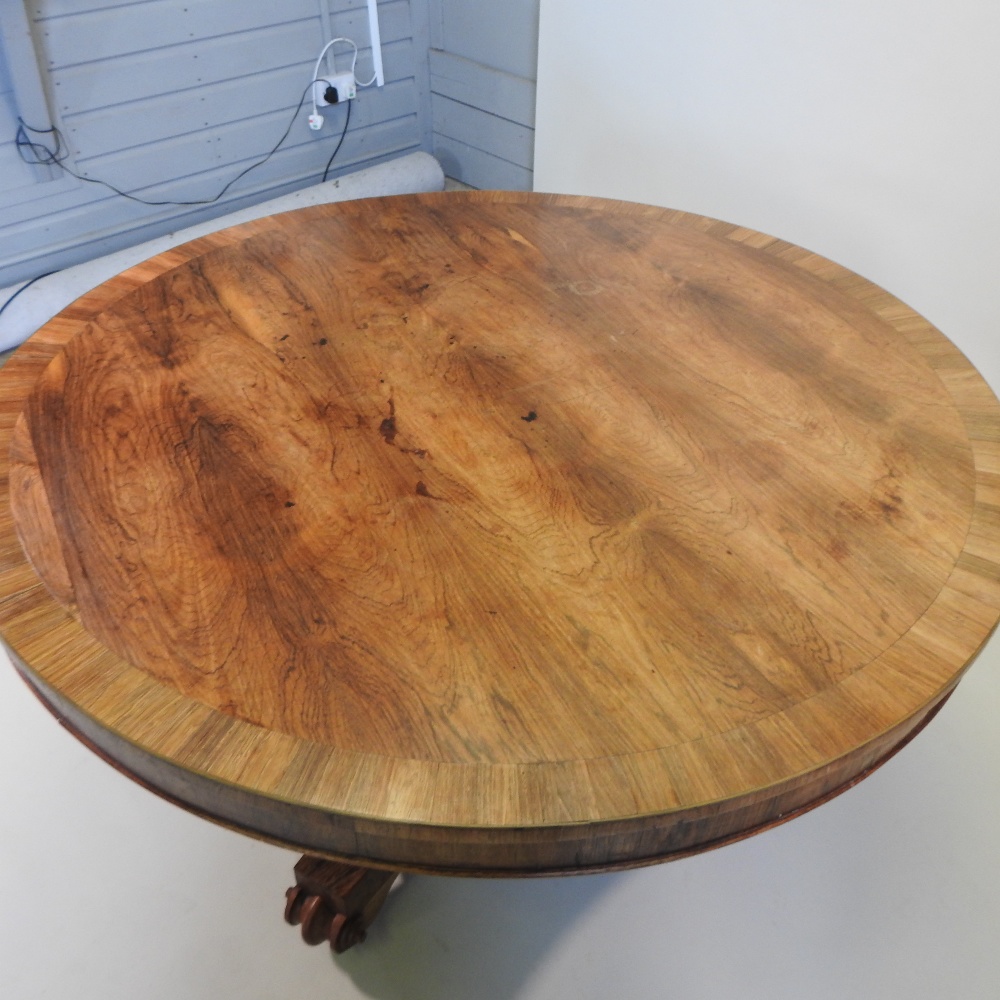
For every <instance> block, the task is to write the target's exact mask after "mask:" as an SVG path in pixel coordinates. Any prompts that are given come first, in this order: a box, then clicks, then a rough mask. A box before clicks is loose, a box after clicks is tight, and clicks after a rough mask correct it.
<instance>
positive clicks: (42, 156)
mask: <svg viewBox="0 0 1000 1000" xmlns="http://www.w3.org/2000/svg"><path fill="white" fill-rule="evenodd" d="M311 88H312V81H310V83H309V86H308V87H306V89H305V90H304V91H303V92H302V96H301V97H300V98H299V103H298V105H297V106H296V108H295V112H294V114H293V115H292V120H291V121H290V122H289V123H288V128H286V129H285V133H284V135H282V137H281V138H280V139H279V140H278V141H277V142H276V143H275V144H274V146H273V147H272V148H271V151H270V152H269V153H268V154H267V155H266V156H265V157H264V158H263V159H262V160H258V161H257V162H256V163H252V164H250V166H249V167H247V168H246V169H245V170H243V171H241V172H240V173H238V174H237V175H236V176H235V177H234V178H233V179H232V180H231V181H230V182H229V183H228V184H227V185H226V186H225V187H224V188H223V189H222V190H221V191H220V192H219V193H218V194H217V195H216V196H215V197H214V198H206V199H205V200H203V201H148V200H147V199H145V198H136V197H135V195H131V194H129V193H128V192H127V191H121V190H119V189H118V188H116V187H115V186H114V185H113V184H108V183H107V181H102V180H98V179H97V178H95V177H84V176H83V174H78V173H77V172H76V171H75V170H71V169H70V168H69V167H67V166H66V164H65V163H63V160H65V159H66V158H67V157H68V156H69V150H68V149H65V148H64V142H63V137H62V133H61V132H60V131H59V129H57V128H56V127H55V126H54V125H53V126H52V128H32V127H31V126H30V125H28V124H27V123H26V122H25V120H24V119H23V118H21V117H20V115H19V116H18V119H17V132H16V133H15V137H14V145H15V146H17V152H18V155H19V156H20V157H21V159H22V160H24V162H25V163H34V164H41V165H44V166H55V167H59V168H60V169H61V170H65V171H66V173H68V174H71V175H72V176H73V177H76V178H77V179H78V180H81V181H88V182H89V183H91V184H103V185H104V187H106V188H108V189H109V190H111V191H114V193H115V194H119V195H121V196H122V197H123V198H128V199H129V200H130V201H137V202H139V203H140V204H142V205H211V204H213V202H216V201H218V200H219V199H220V198H221V197H222V196H223V195H224V194H225V193H226V192H227V191H228V190H229V189H230V188H231V187H232V186H233V185H234V184H235V183H236V182H237V181H238V180H239V179H240V178H241V177H245V176H246V175H247V174H248V173H250V171H251V170H253V169H254V168H255V167H259V166H261V164H263V163H266V162H267V161H268V160H269V159H270V158H271V157H272V156H273V155H274V154H275V153H276V152H277V151H278V148H279V147H280V146H281V144H282V143H283V142H284V141H285V140H286V139H287V138H288V134H289V133H290V132H291V131H292V126H293V125H294V124H295V119H296V118H297V117H298V114H299V112H300V111H301V110H302V105H303V104H304V103H305V99H306V95H307V94H308V93H309V91H310V89H311ZM350 123H351V103H350V102H348V105H347V114H346V115H345V117H344V127H343V129H342V130H341V132H340V139H339V140H338V141H337V146H336V148H335V149H334V151H333V152H332V153H331V154H330V158H329V159H328V160H327V161H326V167H325V168H324V170H323V180H324V181H325V180H326V178H327V176H328V174H329V173H330V167H331V166H332V164H333V161H334V158H335V157H336V155H337V154H338V153H339V152H340V147H341V146H343V144H344V138H345V137H346V136H347V126H348V125H350ZM29 132H33V133H34V134H35V135H54V136H55V140H56V148H55V149H50V148H49V147H48V146H46V145H45V144H44V143H41V142H34V141H33V140H31V139H30V138H28V133H29ZM26 149H28V150H31V155H32V156H33V157H34V159H32V160H29V159H28V158H27V157H26V156H25V153H24V150H26ZM55 273H56V272H55V271H46V272H45V273H44V274H39V275H37V276H36V277H34V278H32V279H31V280H30V281H27V282H25V283H24V284H23V285H22V286H21V287H20V288H19V289H18V290H17V291H16V292H14V294H13V295H11V296H9V297H8V299H7V301H6V302H4V304H3V305H2V306H0V315H3V311H4V310H5V309H6V308H7V306H9V305H10V304H11V302H13V301H14V299H16V298H17V297H18V295H20V294H21V292H23V291H24V290H25V289H27V288H30V287H31V286H32V285H33V284H34V283H35V282H36V281H41V279H42V278H47V277H49V275H51V274H55Z"/></svg>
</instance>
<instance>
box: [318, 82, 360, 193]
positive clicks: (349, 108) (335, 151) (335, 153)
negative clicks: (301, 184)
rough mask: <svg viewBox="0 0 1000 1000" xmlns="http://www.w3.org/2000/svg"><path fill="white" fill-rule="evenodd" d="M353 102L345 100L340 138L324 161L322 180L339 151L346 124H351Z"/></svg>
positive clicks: (342, 143)
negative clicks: (344, 113)
mask: <svg viewBox="0 0 1000 1000" xmlns="http://www.w3.org/2000/svg"><path fill="white" fill-rule="evenodd" d="M352 103H353V102H351V101H348V102H347V116H346V117H345V118H344V127H343V128H342V129H341V131H340V140H339V141H338V143H337V148H336V149H335V150H334V151H333V152H332V153H331V154H330V159H329V160H327V161H326V169H325V170H324V171H323V180H324V181H325V180H326V175H327V174H328V173H329V172H330V165H331V164H332V163H333V158H334V157H335V156H336V155H337V154H338V153H339V152H340V147H341V146H343V145H344V136H346V135H347V126H348V125H350V124H351V104H352Z"/></svg>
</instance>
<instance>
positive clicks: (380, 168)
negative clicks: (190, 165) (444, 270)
mask: <svg viewBox="0 0 1000 1000" xmlns="http://www.w3.org/2000/svg"><path fill="white" fill-rule="evenodd" d="M443 188H444V171H443V170H442V169H441V164H440V163H438V161H437V160H435V159H434V157H433V156H431V155H430V154H429V153H410V154H409V155H407V156H401V157H399V158H398V159H395V160H389V161H388V162H386V163H380V164H378V165H377V166H374V167H366V168H365V169H364V170H358V171H356V172H355V173H353V174H345V175H344V176H343V177H338V178H336V179H335V180H332V181H327V182H326V183H324V184H316V185H314V186H313V187H308V188H303V189H302V190H301V191H294V192H293V193H292V194H286V195H282V197H280V198H272V199H271V200H270V201H263V202H261V203H260V204H258V205H251V206H250V208H243V209H240V210H239V211H238V212H232V213H230V214H229V215H223V216H220V217H219V218H217V219H211V220H209V221H208V222H200V223H198V225H196V226H190V227H189V228H187V229H180V230H178V231H177V232H176V233H168V234H167V235H166V236H158V237H157V238H156V239H155V240H149V241H148V242H146V243H139V244H138V245H136V246H134V247H129V248H128V249H126V250H119V251H117V252H116V253H112V254H107V255H106V256H104V257H98V258H96V259H95V260H90V261H87V262H86V263H85V264H77V265H76V266H74V267H67V268H65V269H64V270H62V271H58V272H57V273H55V274H51V275H49V276H48V277H46V278H42V279H40V280H39V281H37V282H35V284H33V285H32V286H31V287H30V288H28V289H25V291H24V293H23V294H22V295H19V296H18V297H17V298H16V299H15V300H14V301H13V302H11V304H10V305H9V306H8V307H7V309H6V310H5V311H4V314H3V316H2V317H0V351H8V350H10V349H11V348H12V347H16V346H17V345H18V344H20V343H22V342H23V341H25V340H27V338H28V337H30V336H31V334H33V333H34V332H35V330H37V329H38V328H39V327H40V326H41V325H42V324H43V323H46V322H48V320H50V319H51V318H52V317H53V316H55V315H56V313H58V312H59V311H60V310H61V309H64V308H65V307H66V306H68V305H69V304H70V303H71V302H73V301H74V300H75V299H78V298H79V297H80V296H81V295H83V293H84V292H88V291H90V289H91V288H94V287H96V286H97V285H99V284H100V283H101V282H102V281H106V280H107V279H108V278H112V277H114V276H115V275H116V274H119V273H121V272H122V271H124V270H125V269H126V268H128V267H131V266H132V265H133V264H138V263H140V262H141V261H144V260H148V259H149V258H150V257H152V256H154V254H158V253H160V252H161V251H163V250H168V249H170V247H175V246H178V245H180V244H181V243H187V242H188V240H193V239H195V238H197V237H198V236H204V235H205V234H206V233H214V232H216V230H219V229H225V228H227V227H228V226H235V225H236V224H237V223H240V222H249V221H250V220H251V219H260V218H262V217H263V216H265V215H274V214H275V213H276V212H288V211H290V210H291V209H293V208H304V207H305V206H306V205H321V204H324V203H326V202H333V201H353V200H354V199H356V198H377V197H380V196H382V195H390V194H415V193H417V192H419V191H441V190H442V189H443ZM19 287H20V285H13V286H11V287H10V288H5V289H0V304H2V303H4V302H6V301H7V299H8V298H9V297H10V296H11V295H12V294H14V293H15V292H16V291H17V289H18V288H19Z"/></svg>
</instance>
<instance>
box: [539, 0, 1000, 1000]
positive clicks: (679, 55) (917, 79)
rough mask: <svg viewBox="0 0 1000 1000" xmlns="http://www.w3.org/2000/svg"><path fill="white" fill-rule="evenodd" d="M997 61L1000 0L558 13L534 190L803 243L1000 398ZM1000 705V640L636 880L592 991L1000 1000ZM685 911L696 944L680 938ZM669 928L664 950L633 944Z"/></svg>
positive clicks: (648, 6) (619, 2)
mask: <svg viewBox="0 0 1000 1000" xmlns="http://www.w3.org/2000/svg"><path fill="white" fill-rule="evenodd" d="M998 49H1000V7H998V6H997V5H996V4H995V3H993V2H991V0H933V2H932V0H838V2H837V3H824V4H817V3H803V2H802V0H698V2H697V3H695V2H690V0H689V2H684V3H681V2H678V0H661V2H659V3H652V2H650V0H613V2H612V0H542V9H541V29H540V42H539V67H538V94H537V109H536V129H537V132H536V147H535V189H536V190H538V191H562V192H571V193H577V194H593V195H603V196H608V197H617V198H626V199H631V200H636V201H646V202H651V203H654V204H661V205H669V206H671V207H675V208H681V209H687V210H689V211H694V212H699V213H703V214H706V215H712V216H716V217H719V218H723V219H727V220H729V221H732V222H737V223H741V224H743V225H747V226H750V227H753V228H756V229H760V230H763V231H765V232H771V233H775V234H777V235H780V236H783V237H785V238H787V239H789V240H791V241H793V242H795V243H799V244H801V245H803V246H806V247H808V248H810V249H812V250H815V251H817V252H819V253H822V254H825V255H826V256H828V257H831V258H833V259H834V260H837V261H839V262H840V263H842V264H845V265H847V266H848V267H851V268H853V269H854V270H856V271H858V272H860V273H862V274H864V275H865V276H866V277H868V278H871V279H872V280H874V281H876V282H878V283H879V284H881V285H883V286H885V287H886V288H888V289H889V290H890V291H892V292H894V293H895V294H896V295H898V296H900V297H901V298H902V299H904V300H905V301H907V302H909V303H910V304H911V305H912V306H914V307H915V308H917V309H918V310H919V311H921V312H922V313H923V314H924V315H925V316H927V317H928V318H929V319H930V320H931V321H932V322H934V323H936V324H937V325H938V326H939V327H940V328H941V329H943V330H944V331H945V332H946V333H947V334H948V335H949V336H950V337H951V338H952V339H953V340H954V341H955V342H956V343H957V344H958V346H959V347H961V348H962V349H963V350H964V351H965V353H966V354H967V355H968V356H969V357H970V358H971V359H972V360H973V361H974V363H976V364H977V366H978V367H979V368H980V370H981V371H982V372H983V374H984V375H985V376H986V378H987V379H988V380H989V381H990V382H991V384H992V385H993V386H994V387H995V388H1000V335H998V331H997V326H998V320H997V317H998V316H1000V246H998V241H997V238H996V234H997V231H998V222H1000V193H998V190H997V185H998V183H1000V170H998V163H1000V128H998V123H1000V58H998V54H997V53H998ZM595 69H600V70H601V72H600V73H599V74H598V73H596V72H595ZM998 716H1000V640H994V642H993V644H992V645H991V646H990V647H988V649H987V650H986V652H985V653H984V654H983V655H982V656H981V658H980V660H979V661H978V663H977V664H976V665H975V666H974V667H973V669H972V671H971V673H970V674H969V676H968V677H967V678H966V679H965V680H964V681H963V682H962V684H961V686H960V687H959V689H958V692H957V693H956V695H955V696H954V697H953V698H952V701H951V702H950V703H949V704H948V705H947V706H946V707H945V709H944V710H943V712H942V714H941V715H940V717H939V718H938V719H937V720H935V721H934V722H933V723H932V724H931V726H930V727H929V728H928V729H927V731H926V732H925V733H924V734H922V735H921V736H920V737H918V739H917V740H916V741H915V742H914V743H913V744H912V745H911V746H910V747H908V748H907V749H906V750H904V751H903V753H902V754H901V755H900V756H899V757H898V758H896V759H895V760H894V761H893V762H891V763H890V764H889V765H888V766H886V767H885V768H884V769H883V770H882V771H880V772H878V773H877V774H876V775H874V776H873V777H872V778H869V779H868V780H867V781H866V782H864V783H863V784H862V785H860V786H859V787H858V788H856V789H854V790H853V791H851V792H850V793H848V794H847V795H845V796H843V797H841V798H840V799H838V800H837V801H835V802H834V803H832V804H830V805H827V806H824V807H823V808H821V809H820V810H818V811H816V812H815V813H812V814H810V815H809V816H807V817H805V818H803V819H800V820H797V821H795V822H794V823H792V824H790V825H788V826H786V827H784V828H782V829H781V830H780V831H776V832H772V833H769V834H766V835H764V836H761V837H759V838H756V839H754V840H751V841H748V842H747V843H745V844H743V845H740V846H739V847H737V848H728V849H725V850H723V851H720V852H718V853H716V854H712V855H707V856H705V857H703V858H700V859H696V860H695V861H694V862H682V863H681V864H680V865H677V866H668V867H667V868H665V869H663V870H661V871H655V872H649V873H644V874H642V875H637V876H635V877H634V880H632V879H629V880H626V881H623V882H621V883H617V884H616V886H615V892H614V895H615V896H616V898H617V899H618V900H619V905H620V906H621V909H622V911H623V912H627V913H628V917H627V919H626V921H625V923H624V924H623V925H618V926H615V927H614V928H613V930H609V935H610V936H612V937H614V939H615V940H616V941H619V942H624V943H623V944H621V945H620V946H621V947H622V948H623V949H624V952H623V953H622V955H620V956H619V957H618V958H616V959H613V960H611V961H610V962H609V963H608V964H606V965H604V966H601V965H600V963H595V962H594V961H593V959H592V957H591V956H590V955H589V954H588V951H587V943H586V941H585V940H584V937H583V935H582V934H578V933H577V934H574V935H572V936H571V939H570V943H567V944H566V949H567V950H570V949H571V950H572V951H573V953H574V954H575V956H576V958H577V960H578V961H579V962H580V963H581V964H583V965H584V966H585V967H588V966H589V967H593V968H594V970H595V971H594V977H593V978H592V979H591V980H590V981H589V982H588V984H587V986H586V987H585V988H584V990H583V992H582V994H579V995H582V996H587V997H589V996H594V997H597V996H603V995H607V994H610V993H612V992H614V991H615V987H616V982H617V985H618V988H619V992H620V993H621V992H624V994H625V995H631V996H637V997H639V996H641V997H653V996H661V995H663V996H666V995H670V996H676V997H679V998H688V997H699V998H700V997H720V996H729V995H734V996H735V995H739V996H741V997H743V998H748V1000H756V998H762V1000H763V998H765V997H766V998H767V1000H785V998H787V1000H792V998H796V1000H800V998H803V997H808V998H809V1000H827V998H829V1000H842V998H847V997H852V998H853V997H864V998H865V1000H897V998H899V997H904V996H905V997H907V998H910V1000H914V998H926V1000H932V998H933V1000H937V998H940V997H944V996H947V997H954V998H960V1000H994V998H995V997H997V996H998V995H1000V948H998V947H997V928H998V927H1000V854H998V849H997V844H998V843H1000V808H998V801H1000V734H998V730H1000V727H998V726H997V725H996V719H997V718H998ZM675 879H676V881H675ZM646 880H648V881H646ZM655 883H659V884H660V885H661V886H662V888H663V889H664V891H665V895H664V896H663V897H662V898H659V899H657V898H655V893H654V892H653V890H652V889H651V887H652V886H653V885H654V884H655ZM678 883H680V891H679V892H678ZM699 884H700V893H699V891H698V888H696V886H698V885H699ZM626 901H628V902H626ZM678 908H680V909H681V910H682V911H688V912H689V913H690V919H691V921H692V924H693V926H694V927H696V928H698V931H692V930H690V929H689V928H684V929H683V930H682V933H681V937H680V938H677V937H675V935H676V933H677V931H676V928H675V926H674V924H673V921H675V920H677V919H678V915H677V914H678ZM655 921H661V922H662V923H663V924H664V933H663V943H662V944H661V945H660V946H659V947H652V946H651V947H649V948H648V949H646V950H640V949H635V951H634V952H633V950H632V948H631V946H630V944H629V941H630V940H631V938H632V936H633V935H634V934H639V935H640V937H643V938H645V939H646V940H649V938H650V937H651V935H650V934H649V931H648V925H649V924H652V923H653V922H655ZM987 928H989V930H986V929H987ZM699 932H700V933H699ZM681 940H683V941H685V942H686V943H687V945H688V947H687V948H682V947H679V946H678V945H679V941H681ZM624 955H632V956H634V961H633V962H629V961H628V960H627V959H625V958H624V957H623V956H624ZM616 977H618V978H617V981H616ZM622 980H625V981H628V982H632V983H634V986H633V987H631V988H630V990H629V989H625V990H624V991H622V988H621V982H622ZM525 995H526V996H527V995H529V994H527V993H526V994H525ZM531 995H533V994H531ZM546 995H547V994H546ZM552 995H553V996H555V995H557V994H555V993H553V994H552ZM564 995H568V994H564Z"/></svg>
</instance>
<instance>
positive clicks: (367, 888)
mask: <svg viewBox="0 0 1000 1000" xmlns="http://www.w3.org/2000/svg"><path fill="white" fill-rule="evenodd" d="M395 879H396V873H395V872H384V871H378V870H376V869H374V868H358V867H356V866H354V865H345V864H341V863H340V862H337V861H324V860H323V859H322V858H315V857H312V856H311V855H309V854H306V855H303V856H302V857H301V858H300V859H299V861H298V863H297V864H296V865H295V883H296V884H295V885H294V886H292V888H291V889H289V890H288V891H287V892H286V893H285V900H286V902H285V920H286V921H288V923H290V924H292V925H293V926H301V928H302V940H303V941H305V943H306V944H311V945H314V944H320V943H321V942H323V941H329V943H330V947H331V948H332V949H333V950H334V951H335V952H337V953H338V954H339V953H340V952H344V951H347V949H348V948H353V947H354V945H356V944H360V943H361V942H362V941H364V939H365V937H366V936H367V933H368V927H369V926H370V925H371V922H372V921H373V920H374V919H375V917H376V916H377V914H378V912H379V910H380V909H381V908H382V904H383V903H384V902H385V899H386V896H388V895H389V889H390V888H391V887H392V883H393V882H394V881H395Z"/></svg>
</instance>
